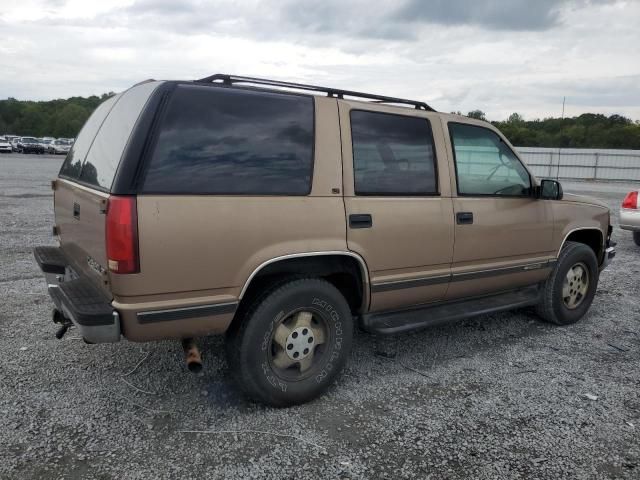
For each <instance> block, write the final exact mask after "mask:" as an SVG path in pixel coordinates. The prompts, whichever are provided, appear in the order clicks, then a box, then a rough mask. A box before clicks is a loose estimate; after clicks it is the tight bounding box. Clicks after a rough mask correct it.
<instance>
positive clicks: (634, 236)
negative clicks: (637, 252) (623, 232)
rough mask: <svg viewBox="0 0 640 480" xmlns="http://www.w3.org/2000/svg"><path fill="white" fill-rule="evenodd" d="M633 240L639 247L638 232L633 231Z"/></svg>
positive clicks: (639, 236)
mask: <svg viewBox="0 0 640 480" xmlns="http://www.w3.org/2000/svg"><path fill="white" fill-rule="evenodd" d="M633 241H634V242H636V245H638V246H639V247H640V232H633Z"/></svg>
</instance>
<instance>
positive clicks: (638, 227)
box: [620, 190, 640, 247]
mask: <svg viewBox="0 0 640 480" xmlns="http://www.w3.org/2000/svg"><path fill="white" fill-rule="evenodd" d="M620 228H622V229H623V230H630V231H631V232H632V233H633V241H634V242H636V245H638V246H639V247H640V190H634V191H633V192H629V193H628V194H627V196H626V197H625V198H624V200H623V201H622V208H620Z"/></svg>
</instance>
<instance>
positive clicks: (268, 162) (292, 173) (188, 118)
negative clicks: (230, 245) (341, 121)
mask: <svg viewBox="0 0 640 480" xmlns="http://www.w3.org/2000/svg"><path fill="white" fill-rule="evenodd" d="M313 125H314V121H313V99H312V98H311V97H306V96H301V95H291V94H280V93H271V92H253V91H247V90H238V89H229V88H220V87H205V86H193V85H180V86H178V87H177V88H176V90H175V91H174V93H173V94H172V96H171V99H170V101H169V104H168V105H167V110H166V113H165V115H164V120H163V122H162V125H161V127H160V132H159V135H158V141H157V144H156V147H155V150H154V152H153V154H152V157H151V161H150V164H149V167H148V171H147V173H146V177H145V181H144V187H143V190H144V192H145V193H185V194H191V193H193V194H228V195H240V194H245V195H307V194H308V193H309V192H310V191H311V176H312V168H313Z"/></svg>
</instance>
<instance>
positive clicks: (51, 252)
mask: <svg viewBox="0 0 640 480" xmlns="http://www.w3.org/2000/svg"><path fill="white" fill-rule="evenodd" d="M33 253H34V256H35V258H36V262H37V263H38V266H39V267H40V269H41V270H42V271H43V273H44V274H45V278H46V280H47V285H48V286H49V295H50V296H51V299H52V300H53V303H54V304H55V305H56V308H57V309H58V310H60V311H61V312H62V313H63V315H64V316H65V317H67V318H68V319H70V320H71V321H72V322H73V324H74V326H75V327H76V328H77V329H78V331H79V332H80V335H81V336H82V337H83V338H84V339H85V340H87V341H89V342H92V343H111V342H117V341H119V340H120V335H121V328H120V315H119V314H118V312H117V311H116V310H115V309H114V308H113V307H112V306H111V299H109V298H108V297H107V296H106V295H105V294H104V293H103V292H102V291H101V290H100V289H99V288H98V287H96V286H95V285H94V284H93V283H92V281H91V280H89V279H87V278H83V277H82V276H78V275H77V274H76V273H75V272H74V271H73V270H72V269H71V268H70V267H69V262H68V260H67V258H66V256H65V255H64V252H63V251H62V250H61V249H60V248H58V247H36V248H35V249H34V251H33Z"/></svg>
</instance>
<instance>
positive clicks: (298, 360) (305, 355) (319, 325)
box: [270, 310, 329, 380]
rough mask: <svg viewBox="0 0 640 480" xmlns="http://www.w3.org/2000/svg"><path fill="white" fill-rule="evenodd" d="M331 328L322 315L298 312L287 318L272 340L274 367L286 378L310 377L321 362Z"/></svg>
mask: <svg viewBox="0 0 640 480" xmlns="http://www.w3.org/2000/svg"><path fill="white" fill-rule="evenodd" d="M328 335H329V329H328V326H327V323H326V321H325V320H324V319H323V318H322V316H321V315H318V314H317V313H315V312H313V311H311V310H299V311H296V312H293V313H291V314H290V315H288V316H286V317H285V318H284V319H283V320H282V321H281V322H280V323H279V324H278V326H277V327H276V328H275V329H274V332H273V335H272V337H271V357H270V360H271V365H272V366H273V368H274V370H275V371H276V373H277V374H278V375H279V376H280V377H282V378H285V379H290V380H300V379H302V378H306V377H307V376H309V375H310V374H311V373H312V372H313V370H314V368H313V367H315V366H317V365H318V364H320V363H321V362H322V359H323V357H324V355H323V354H324V351H325V348H324V347H325V345H326V343H327V340H328Z"/></svg>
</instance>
